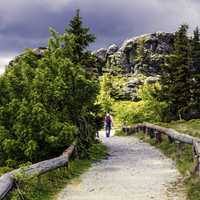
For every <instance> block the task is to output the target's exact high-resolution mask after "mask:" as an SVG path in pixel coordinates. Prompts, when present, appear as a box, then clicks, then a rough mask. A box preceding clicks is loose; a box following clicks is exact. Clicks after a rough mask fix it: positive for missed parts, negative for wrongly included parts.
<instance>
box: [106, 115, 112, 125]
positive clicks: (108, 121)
mask: <svg viewBox="0 0 200 200" xmlns="http://www.w3.org/2000/svg"><path fill="white" fill-rule="evenodd" d="M105 121H106V124H111V122H112V120H111V117H110V116H106V120H105Z"/></svg>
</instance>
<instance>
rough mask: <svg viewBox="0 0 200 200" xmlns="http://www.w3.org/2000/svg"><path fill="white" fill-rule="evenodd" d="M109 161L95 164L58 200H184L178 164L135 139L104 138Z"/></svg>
mask: <svg viewBox="0 0 200 200" xmlns="http://www.w3.org/2000/svg"><path fill="white" fill-rule="evenodd" d="M102 140H103V142H104V143H105V144H106V145H107V146H108V147H109V149H110V152H109V153H110V156H109V157H108V159H107V160H103V161H101V162H99V163H95V164H93V166H92V167H91V168H90V170H89V171H88V172H86V173H85V174H83V175H82V176H81V177H80V180H73V181H72V183H71V184H69V185H67V186H66V188H65V189H64V190H63V191H62V192H61V193H60V194H59V195H58V198H57V200H152V199H154V200H184V199H185V198H184V197H183V196H184V194H183V193H182V192H180V191H178V190H177V189H176V188H174V189H173V187H174V185H175V182H176V181H178V180H179V179H180V174H179V173H178V172H177V170H176V168H175V165H174V163H173V162H172V161H171V160H170V159H168V158H166V157H165V156H164V155H163V154H161V153H160V152H159V150H157V149H155V148H154V147H152V146H150V145H149V144H146V143H143V142H141V141H139V140H138V139H136V138H134V137H116V136H113V137H110V138H105V137H102Z"/></svg>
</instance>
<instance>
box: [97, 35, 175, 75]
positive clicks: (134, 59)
mask: <svg viewBox="0 0 200 200" xmlns="http://www.w3.org/2000/svg"><path fill="white" fill-rule="evenodd" d="M173 43H174V34H173V33H164V32H156V33H153V34H145V35H141V36H138V37H133V38H130V39H127V40H125V41H124V42H123V43H122V45H121V47H120V48H118V46H117V45H111V46H110V47H109V48H108V49H107V50H106V49H100V50H98V51H96V55H97V57H100V58H103V59H104V61H105V63H109V65H110V66H111V67H112V66H113V65H118V66H121V67H122V68H123V69H125V71H126V72H129V73H130V72H131V73H136V72H137V73H143V74H145V75H148V76H152V75H155V74H159V70H160V66H161V65H162V64H163V62H164V56H165V55H167V54H169V53H171V52H172V50H173ZM138 51H139V52H140V54H141V55H140V57H139V59H138Z"/></svg>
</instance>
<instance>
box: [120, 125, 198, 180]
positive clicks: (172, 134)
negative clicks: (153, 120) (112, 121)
mask: <svg viewBox="0 0 200 200" xmlns="http://www.w3.org/2000/svg"><path fill="white" fill-rule="evenodd" d="M123 131H124V132H126V133H127V134H128V135H130V134H133V133H139V132H144V133H145V134H148V135H149V136H150V137H151V138H155V140H156V142H157V143H161V142H162V141H163V137H162V136H163V135H166V136H167V137H168V140H169V142H170V143H172V142H176V143H178V147H179V148H180V151H181V148H182V146H183V144H188V145H192V147H193V158H194V162H195V169H194V172H195V173H197V174H198V175H199V176H200V139H199V138H195V137H192V136H190V135H186V134H183V133H179V132H177V131H176V130H174V129H171V128H164V127H161V126H157V125H154V124H150V123H142V124H137V125H135V126H130V127H124V128H123Z"/></svg>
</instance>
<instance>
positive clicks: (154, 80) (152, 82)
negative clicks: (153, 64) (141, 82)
mask: <svg viewBox="0 0 200 200" xmlns="http://www.w3.org/2000/svg"><path fill="white" fill-rule="evenodd" d="M158 81H159V77H153V76H150V77H148V78H147V79H146V80H145V83H148V84H154V83H156V82H158Z"/></svg>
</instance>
